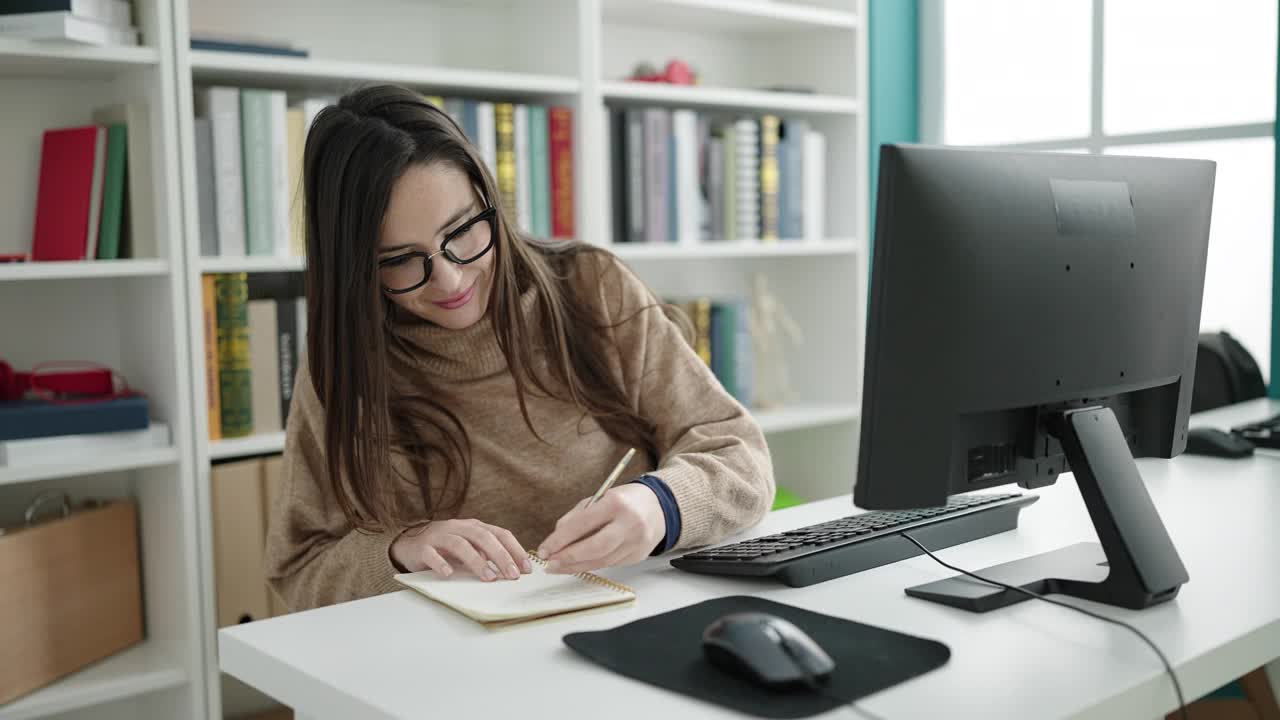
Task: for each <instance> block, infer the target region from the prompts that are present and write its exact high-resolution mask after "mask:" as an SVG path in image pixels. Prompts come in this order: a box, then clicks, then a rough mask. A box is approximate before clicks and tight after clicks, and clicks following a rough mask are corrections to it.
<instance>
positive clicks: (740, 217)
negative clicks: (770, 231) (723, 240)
mask: <svg viewBox="0 0 1280 720" xmlns="http://www.w3.org/2000/svg"><path fill="white" fill-rule="evenodd" d="M734 149H735V150H736V152H737V158H736V159H735V160H734V169H735V173H736V177H735V178H734V179H735V180H736V183H735V185H736V188H735V189H736V197H735V198H734V209H735V211H736V213H737V228H738V236H739V237H740V238H741V239H743V240H759V239H760V126H759V124H758V123H757V122H756V121H755V119H753V118H742V119H740V120H738V121H737V123H735V125H734Z"/></svg>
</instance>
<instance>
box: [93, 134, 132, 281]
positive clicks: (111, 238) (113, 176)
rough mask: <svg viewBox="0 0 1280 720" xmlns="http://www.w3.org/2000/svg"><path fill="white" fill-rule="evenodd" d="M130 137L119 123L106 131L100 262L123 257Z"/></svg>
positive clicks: (99, 243)
mask: <svg viewBox="0 0 1280 720" xmlns="http://www.w3.org/2000/svg"><path fill="white" fill-rule="evenodd" d="M128 133H129V130H128V128H127V127H126V126H125V125H123V124H120V123H116V124H112V125H110V126H109V127H108V128H107V156H106V164H105V166H104V168H103V171H104V176H103V181H102V220H101V222H100V223H99V225H98V253H97V258H98V259H99V260H115V259H117V258H119V257H120V231H121V228H122V226H123V223H124V184H125V158H127V157H128V155H127V153H128V145H127V143H128V138H129V135H128Z"/></svg>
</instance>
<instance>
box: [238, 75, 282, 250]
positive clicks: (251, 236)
mask: <svg viewBox="0 0 1280 720" xmlns="http://www.w3.org/2000/svg"><path fill="white" fill-rule="evenodd" d="M240 127H241V141H242V142H243V143H244V146H243V148H242V150H243V153H244V159H243V161H242V162H243V163H244V165H243V167H244V206H245V227H246V228H247V229H248V250H249V254H250V255H271V254H273V253H274V251H275V243H274V240H273V238H272V234H273V232H274V230H275V220H274V217H273V215H272V209H271V208H272V203H271V195H272V193H273V192H274V182H273V180H272V169H271V129H270V128H271V99H270V91H268V90H257V89H253V88H245V89H243V90H241V91H240Z"/></svg>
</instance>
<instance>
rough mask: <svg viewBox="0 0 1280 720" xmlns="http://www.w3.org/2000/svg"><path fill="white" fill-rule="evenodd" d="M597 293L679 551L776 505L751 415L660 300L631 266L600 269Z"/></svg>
mask: <svg viewBox="0 0 1280 720" xmlns="http://www.w3.org/2000/svg"><path fill="white" fill-rule="evenodd" d="M596 265H597V267H598V272H599V273H600V274H599V278H598V287H599V288H600V292H601V293H602V295H603V298H602V299H603V301H604V304H605V315H606V316H607V317H608V319H609V320H608V321H609V323H610V324H611V325H614V327H613V329H612V332H613V334H614V339H615V343H616V347H617V350H618V359H617V361H618V364H619V366H620V368H621V372H622V376H623V381H624V383H625V386H626V388H627V392H628V394H629V395H630V396H631V399H632V403H633V406H634V407H635V408H636V409H637V410H638V411H639V413H640V415H641V416H642V417H645V418H648V419H649V420H651V421H652V422H653V423H654V424H655V426H656V430H657V432H656V437H657V454H658V468H657V470H655V471H653V472H652V473H650V474H652V475H654V476H656V477H658V478H660V479H661V480H662V481H663V482H665V483H666V484H667V487H669V488H670V489H671V492H672V494H673V495H674V496H675V499H676V504H677V506H678V507H679V512H680V521H681V531H680V538H679V540H678V541H677V542H676V543H675V548H688V547H695V546H699V545H707V544H711V543H715V542H717V541H719V540H721V539H723V538H724V537H725V536H726V535H729V534H732V533H734V532H737V531H739V530H742V529H744V528H746V527H749V526H751V525H754V524H755V523H757V522H759V521H760V519H761V518H763V517H764V515H765V514H766V513H767V512H768V511H769V508H770V506H771V505H772V504H773V497H774V480H773V466H772V461H771V459H770V457H769V447H768V445H766V444H765V440H764V434H763V433H762V432H761V430H760V426H759V425H758V424H757V423H756V421H755V419H754V418H752V417H751V414H750V413H749V412H747V410H746V409H745V408H744V407H743V406H742V405H741V404H740V403H739V402H738V401H737V400H735V399H734V398H733V396H732V395H730V394H729V393H728V392H726V391H725V389H724V388H723V387H722V386H721V385H720V381H719V380H717V379H716V377H715V375H714V374H712V372H711V368H709V367H707V364H706V363H705V362H703V361H702V359H701V358H699V357H698V355H697V353H695V352H694V350H693V348H692V347H690V345H689V343H688V341H687V340H686V339H685V337H684V335H683V334H682V333H681V331H680V328H679V326H678V325H676V323H675V322H673V321H672V320H671V319H669V318H668V317H667V316H666V314H665V313H664V312H663V309H662V307H661V305H660V302H659V300H658V299H657V298H656V297H655V296H654V295H653V293H652V292H651V291H650V290H649V288H648V287H647V286H646V285H645V284H644V282H643V281H641V280H640V279H639V278H638V277H636V276H635V274H633V273H632V272H631V270H630V269H628V268H627V267H626V266H625V265H623V264H622V263H621V262H619V261H618V260H616V259H614V258H611V257H610V258H608V259H607V260H597V261H596Z"/></svg>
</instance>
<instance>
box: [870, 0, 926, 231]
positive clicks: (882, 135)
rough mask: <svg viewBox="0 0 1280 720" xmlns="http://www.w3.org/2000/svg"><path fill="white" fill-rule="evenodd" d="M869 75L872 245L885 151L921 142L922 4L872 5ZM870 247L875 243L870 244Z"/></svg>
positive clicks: (886, 1)
mask: <svg viewBox="0 0 1280 720" xmlns="http://www.w3.org/2000/svg"><path fill="white" fill-rule="evenodd" d="M867 15H868V18H867V54H868V55H869V56H870V64H869V67H868V70H867V74H868V83H869V84H870V86H871V87H870V88H869V89H868V94H869V96H870V97H869V105H868V118H869V119H868V126H867V134H868V136H869V137H870V142H869V149H870V153H871V157H870V158H869V160H870V162H871V187H870V193H871V197H870V200H871V202H870V205H869V206H868V207H869V208H870V211H871V217H872V223H871V227H872V235H871V238H870V239H871V241H872V242H874V240H875V230H874V228H875V223H874V220H875V211H876V185H877V182H878V179H879V177H880V146H881V145H883V144H885V143H900V142H919V140H920V125H919V122H918V120H917V115H918V111H919V105H920V103H919V99H920V79H919V59H918V58H919V36H920V33H919V17H920V4H919V2H918V0H869V1H868V8H867ZM868 244H870V243H868Z"/></svg>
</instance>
